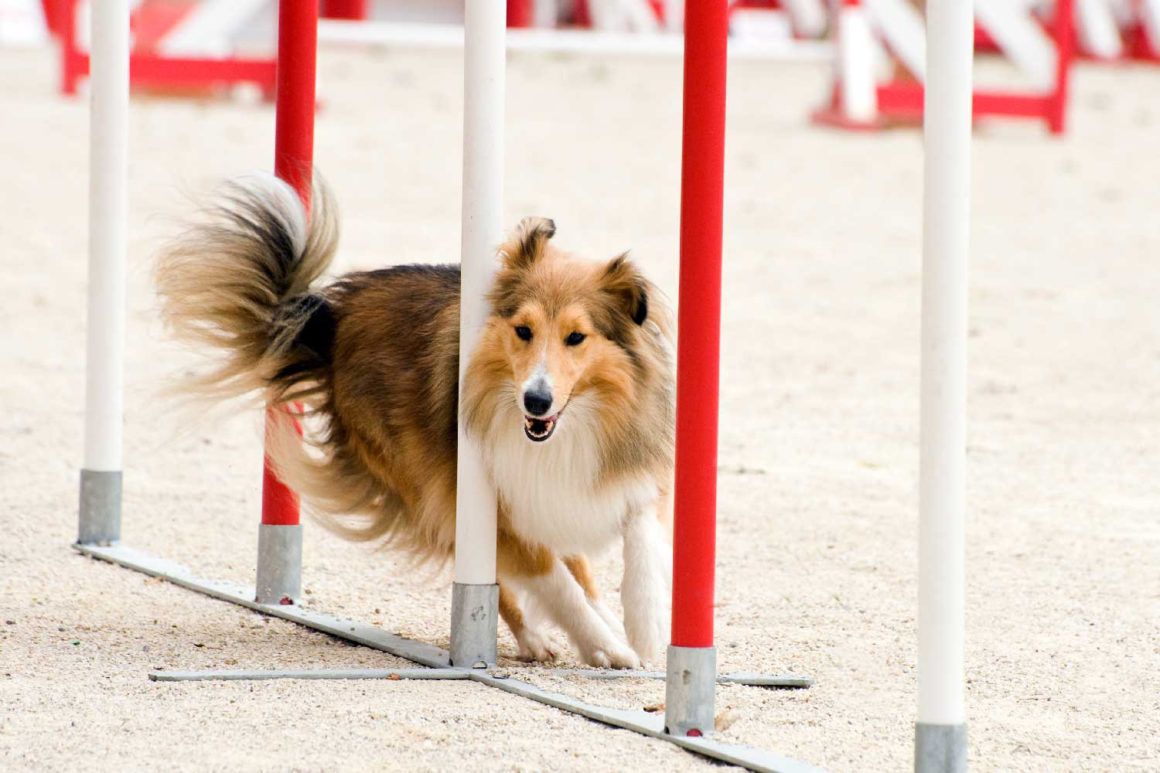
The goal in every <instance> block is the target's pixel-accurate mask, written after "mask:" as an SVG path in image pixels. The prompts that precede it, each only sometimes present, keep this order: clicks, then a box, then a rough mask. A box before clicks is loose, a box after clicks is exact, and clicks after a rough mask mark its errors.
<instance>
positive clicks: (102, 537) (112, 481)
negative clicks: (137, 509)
mask: <svg viewBox="0 0 1160 773" xmlns="http://www.w3.org/2000/svg"><path fill="white" fill-rule="evenodd" d="M120 539H121V471H120V470H117V471H105V470H81V500H80V528H79V530H78V534H77V542H78V543H79V544H81V545H112V544H114V543H115V542H118V541H120Z"/></svg>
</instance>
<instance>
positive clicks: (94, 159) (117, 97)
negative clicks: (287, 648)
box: [77, 0, 129, 545]
mask: <svg viewBox="0 0 1160 773" xmlns="http://www.w3.org/2000/svg"><path fill="white" fill-rule="evenodd" d="M91 19H92V27H91V33H90V35H91V40H92V44H91V53H90V67H91V75H90V86H91V93H92V97H91V106H90V110H91V119H90V124H89V277H88V279H89V288H88V323H87V324H88V327H87V338H86V365H85V373H86V379H85V440H84V443H85V452H84V462H83V465H82V467H81V483H80V519H79V520H80V524H79V529H78V537H77V542H79V543H81V544H86V545H92V544H109V543H112V542H116V541H117V540H119V539H120V537H121V444H122V439H121V425H122V413H123V405H124V399H123V396H122V392H123V387H124V383H123V382H124V375H123V368H124V358H125V251H126V236H125V234H126V221H127V217H128V208H129V207H128V153H129V149H128V140H127V137H128V122H129V2H128V0H103V1H102V2H99V3H93V4H92V11H91Z"/></svg>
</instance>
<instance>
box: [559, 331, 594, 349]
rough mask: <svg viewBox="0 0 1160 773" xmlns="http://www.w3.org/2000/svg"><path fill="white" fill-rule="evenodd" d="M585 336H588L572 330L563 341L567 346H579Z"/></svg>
mask: <svg viewBox="0 0 1160 773" xmlns="http://www.w3.org/2000/svg"><path fill="white" fill-rule="evenodd" d="M587 337H588V336H586V335H584V334H583V333H578V332H572V333H569V334H568V337H567V338H565V339H564V343H566V344H567V345H568V346H579V345H580V344H581V343H582V342H583V341H584V339H585V338H587Z"/></svg>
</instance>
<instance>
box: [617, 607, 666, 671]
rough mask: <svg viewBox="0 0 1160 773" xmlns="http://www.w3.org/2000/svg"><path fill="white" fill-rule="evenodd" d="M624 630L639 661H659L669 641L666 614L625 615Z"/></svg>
mask: <svg viewBox="0 0 1160 773" xmlns="http://www.w3.org/2000/svg"><path fill="white" fill-rule="evenodd" d="M624 630H625V632H626V633H627V634H628V643H629V644H630V645H631V646H632V648H633V649H634V650H636V654H637V655H639V656H640V659H641V662H643V663H652V662H657V661H659V660H660V659H661V658H662V656H663V654H664V650H665V645H667V644H668V643H669V618H668V615H667V614H650V615H632V614H628V615H625V619H624Z"/></svg>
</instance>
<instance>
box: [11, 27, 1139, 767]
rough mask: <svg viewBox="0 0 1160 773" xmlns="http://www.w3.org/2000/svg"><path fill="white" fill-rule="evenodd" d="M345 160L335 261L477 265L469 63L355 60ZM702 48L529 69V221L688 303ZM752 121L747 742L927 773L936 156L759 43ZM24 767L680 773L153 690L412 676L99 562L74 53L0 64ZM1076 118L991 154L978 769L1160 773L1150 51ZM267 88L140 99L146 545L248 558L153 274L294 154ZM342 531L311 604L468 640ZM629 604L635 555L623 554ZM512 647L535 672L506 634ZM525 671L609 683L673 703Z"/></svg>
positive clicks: (415, 720)
mask: <svg viewBox="0 0 1160 773" xmlns="http://www.w3.org/2000/svg"><path fill="white" fill-rule="evenodd" d="M321 66H322V70H321V94H322V95H323V96H324V100H325V109H324V110H323V112H321V113H320V115H319V121H318V132H317V143H318V151H317V162H318V164H319V165H320V167H321V168H322V169H323V171H324V172H325V173H326V174H327V175H328V176H329V178H330V181H331V183H332V184H333V187H334V188H335V190H336V192H337V194H338V196H339V198H340V201H341V204H342V206H343V208H344V211H345V235H344V241H343V248H342V258H341V260H342V263H343V267H344V268H346V267H355V266H357V267H369V266H378V265H384V264H387V263H394V262H407V261H430V260H435V261H440V260H442V261H446V260H454V259H455V257H456V255H457V249H458V240H459V226H458V218H459V169H460V139H459V136H460V125H461V114H460V89H461V73H460V67H461V61H460V58H459V56H458V54H456V53H449V52H442V53H403V52H393V53H383V52H378V53H375V52H356V51H334V50H326V51H324V53H323V57H322V62H321ZM679 76H680V72H679V64H678V63H677V62H676V61H636V62H633V61H623V62H620V61H617V62H608V63H599V62H596V61H593V60H588V59H571V58H555V57H541V56H517V57H515V58H513V60H512V63H511V74H510V83H509V101H508V121H509V134H508V145H507V147H508V155H507V170H508V181H507V197H506V211H507V214H508V219H509V220H510V221H511V222H513V223H514V222H515V221H516V220H517V219H518V218H519V217H520V216H522V215H524V214H529V213H536V214H544V215H549V216H552V217H554V218H555V219H556V220H557V222H558V224H559V227H560V234H559V236H558V240H559V241H560V242H561V244H564V245H570V246H572V247H574V248H576V249H578V250H582V251H585V252H588V253H590V254H593V255H599V256H605V255H608V256H610V255H612V254H613V253H614V252H615V251H619V250H622V249H624V248H627V247H631V248H633V250H634V254H635V255H636V257H637V258H638V259H639V260H640V261H641V262H642V263H643V264H644V266H645V267H646V269H647V270H648V271H649V272H650V273H651V274H652V275H653V276H654V277H655V278H656V280H657V281H658V282H659V283H660V284H661V286H662V287H663V288H665V289H666V291H668V292H669V294H670V295H672V296H674V297H675V275H676V226H677V211H678V208H677V200H678V182H679V168H678V157H679V136H678V127H679ZM731 78H732V80H731V85H730V100H731V101H730V108H729V122H730V124H729V138H728V180H727V182H728V199H727V237H726V252H727V264H726V280H725V281H726V292H727V300H726V311H725V324H724V329H725V336H726V339H725V346H724V363H723V375H722V388H723V398H724V399H723V415H722V422H721V430H722V436H721V441H722V443H721V493H720V561H719V567H720V577H719V588H718V594H717V595H718V599H719V605H718V617H717V619H718V626H719V628H718V631H719V645H720V664H721V668H722V669H723V670H756V671H773V672H779V671H790V670H792V671H796V672H803V673H808V674H811V675H813V676H814V677H815V679H816V680H817V683H816V686H815V687H814V688H813V689H811V690H809V691H805V692H793V693H786V692H767V691H763V690H760V689H752V688H741V687H734V688H722V689H721V690H720V692H719V697H718V701H719V705H720V707H721V709H722V711H724V712H725V713H726V714H727V716H728V720H729V723H730V724H729V727H728V728H727V730H725V732H724V733H723V736H724V737H725V738H726V739H729V740H734V741H740V742H745V743H749V744H753V745H759V746H763V747H767V748H772V749H775V750H777V751H779V752H780V753H782V754H785V755H788V756H792V757H796V758H799V759H803V760H807V761H809V762H812V763H815V764H818V765H822V766H826V767H828V768H831V769H834V770H902V769H905V768H907V767H908V766H909V764H910V748H911V737H912V722H913V720H914V695H915V684H914V659H915V621H914V613H915V593H916V589H915V566H916V557H915V532H916V496H915V489H916V477H917V462H918V454H917V448H916V438H917V407H918V387H917V384H918V379H917V366H918V357H917V355H918V341H917V330H918V312H919V307H918V296H919V278H920V277H919V265H920V255H919V244H920V215H919V213H920V185H921V146H920V137H919V134H918V133H917V132H913V131H897V132H892V133H887V134H868V135H854V134H842V133H834V132H829V131H822V130H818V129H815V128H811V127H810V126H809V125H808V123H807V122H806V121H805V120H804V119H805V115H806V114H807V112H808V110H809V108H810V107H811V106H812V105H813V104H814V103H815V102H817V101H818V99H819V97H820V95H821V94H822V93H823V92H824V90H825V86H824V81H825V72H824V70H823V69H822V68H819V67H816V66H790V65H774V64H740V65H738V66H736V67H735V68H734V69H733V71H732V76H731ZM0 116H3V117H2V118H0V148H2V151H0V152H2V153H3V156H2V162H0V170H2V173H3V174H2V178H0V179H2V183H0V211H2V212H3V213H4V215H3V217H0V244H3V266H4V270H3V272H0V297H2V298H3V299H4V302H3V303H2V304H0V329H2V330H3V331H4V332H3V336H2V339H0V340H2V343H0V354H2V358H0V362H2V363H3V378H2V379H0V405H3V409H4V410H3V413H2V414H0V438H2V440H0V486H2V491H3V494H2V497H0V534H2V535H3V536H2V537H0V707H2V708H0V767H2V768H4V769H7V770H21V769H110V770H112V769H117V770H131V769H149V768H154V769H156V768H165V769H209V770H213V769H217V770H225V769H231V770H236V769H246V770H250V769H253V770H284V769H303V770H322V769H332V770H338V769H345V770H359V769H396V768H413V769H422V770H446V769H451V768H459V769H470V770H486V769H503V770H508V769H519V770H532V769H554V770H579V769H585V770H657V769H663V770H686V769H688V770H691V769H703V768H705V767H706V766H707V764H708V763H705V762H703V761H701V760H699V759H698V758H696V757H694V756H691V755H689V754H686V753H684V752H681V751H679V750H676V749H674V748H671V747H669V746H668V745H666V744H663V743H660V742H656V741H650V740H646V739H643V738H640V737H638V736H635V735H633V734H631V733H628V732H624V731H616V730H609V729H606V728H604V727H601V726H599V725H596V724H593V723H590V722H587V721H585V720H582V719H578V718H575V717H572V716H569V715H565V714H562V713H560V712H558V711H555V710H553V709H548V708H544V707H540V706H537V705H532V704H529V703H526V702H523V701H522V700H521V699H518V698H515V697H510V696H507V695H503V694H500V693H498V692H496V691H494V690H489V689H487V688H485V687H481V686H477V685H468V684H460V683H443V684H434V683H406V682H350V683H325V684H324V683H294V682H284V683H260V684H196V685H163V684H154V683H150V682H148V681H146V678H145V676H146V673H147V672H148V671H149V670H150V669H151V668H155V667H171V668H178V667H181V668H204V667H229V666H238V667H241V666H257V667H272V666H276V665H283V666H323V665H327V666H339V665H349V666H354V665H368V666H369V665H380V666H386V665H395V664H398V661H396V660H395V659H393V658H391V657H388V656H385V655H383V654H381V653H377V652H373V651H370V650H366V649H363V648H359V647H353V646H349V645H346V644H343V643H340V642H337V641H334V640H332V639H330V638H328V637H326V636H323V635H318V634H314V633H310V632H307V631H304V630H302V629H299V628H297V627H295V626H293V625H291V624H287V623H281V622H271V621H268V620H265V619H263V618H261V617H259V616H256V615H254V614H251V613H249V612H246V611H244V610H239V609H237V608H234V607H232V606H229V605H226V604H223V603H218V602H214V601H210V600H207V599H203V598H201V597H199V596H197V595H195V594H192V593H189V592H187V591H182V590H179V589H177V588H174V587H172V586H169V585H167V584H165V583H163V582H159V581H154V580H150V579H146V578H144V577H142V576H140V575H137V574H134V573H131V572H128V571H125V570H122V569H119V568H115V567H111V566H107V565H103V564H100V563H96V562H93V561H90V560H88V559H85V558H82V557H80V556H78V555H77V554H75V553H74V552H73V551H72V550H71V549H70V548H69V542H70V540H71V539H72V538H73V537H74V534H75V531H74V529H75V498H76V480H77V468H78V466H79V461H80V459H79V457H80V448H81V420H82V416H81V405H82V399H81V394H82V385H83V370H82V368H83V325H84V310H83V298H84V287H85V257H84V256H85V243H86V205H85V196H86V174H85V168H86V166H85V165H86V155H87V140H86V129H87V116H86V109H85V105H84V103H83V102H81V101H73V102H69V101H63V100H61V99H59V98H57V97H56V96H55V95H54V92H53V71H52V66H51V61H50V58H49V56H48V54H47V53H41V52H31V53H29V52H22V53H16V52H11V51H4V52H0ZM1071 117H1072V119H1073V126H1072V131H1071V132H1070V133H1069V134H1068V136H1067V137H1066V138H1064V139H1061V140H1060V139H1049V138H1048V137H1046V136H1045V135H1044V133H1043V131H1042V130H1041V129H1040V128H1039V127H1038V126H1031V125H1026V124H1011V123H1008V124H987V125H985V126H983V127H981V128H980V130H979V131H978V133H977V135H976V136H977V142H976V143H975V161H974V170H975V181H974V213H975V218H974V230H973V239H974V242H973V252H972V254H973V266H972V269H973V274H972V288H971V304H972V306H971V352H970V354H971V362H972V371H971V377H970V378H971V381H970V418H971V425H970V448H969V462H970V469H969V473H970V479H969V493H968V496H969V510H970V523H969V532H968V574H969V578H968V581H969V586H968V609H967V631H968V641H967V680H968V685H967V687H968V713H969V722H970V757H971V761H972V764H973V765H974V767H975V768H976V769H978V770H1061V769H1070V770H1085V771H1090V770H1117V771H1118V770H1133V769H1137V770H1145V769H1152V770H1155V769H1157V768H1158V767H1160V740H1158V738H1160V705H1158V702H1160V699H1158V697H1157V696H1160V654H1158V653H1160V636H1158V633H1157V623H1158V621H1160V477H1158V476H1157V470H1158V469H1160V303H1158V302H1157V298H1158V297H1160V272H1157V267H1156V260H1157V257H1158V256H1160V220H1158V219H1157V214H1156V213H1157V203H1158V201H1160V198H1158V197H1160V188H1158V187H1157V183H1156V180H1157V176H1158V174H1160V69H1144V68H1132V67H1125V68H1107V69H1104V68H1096V67H1088V66H1083V67H1080V68H1079V71H1078V72H1077V74H1076V79H1075V99H1074V106H1073V108H1072V111H1071ZM271 145H272V113H271V110H270V108H269V107H268V106H264V105H246V104H239V103H236V102H235V103H229V102H214V103H199V102H194V101H173V100H164V99H141V100H138V101H136V102H135V103H134V110H133V116H132V148H133V151H132V169H131V174H132V211H133V215H132V222H131V224H130V236H131V253H132V254H131V260H132V263H131V265H132V272H131V273H132V278H131V282H132V284H131V292H130V305H131V316H130V328H131V329H130V331H129V353H128V363H127V382H128V390H129V391H128V398H127V417H126V454H125V456H126V469H125V481H126V502H125V505H126V510H125V527H124V531H125V537H126V541H127V542H128V543H130V544H132V545H134V546H137V547H140V548H145V549H149V550H152V551H155V552H158V553H161V554H164V555H166V556H168V557H171V558H173V559H176V560H179V561H181V562H184V563H186V564H188V565H191V566H193V567H195V568H196V569H198V570H199V571H201V572H203V573H205V574H207V575H210V576H216V577H221V578H228V579H233V580H237V581H241V582H249V581H251V580H252V568H253V559H254V555H255V542H256V529H255V521H256V513H257V508H258V501H257V500H258V488H257V482H258V471H259V463H260V450H259V433H258V430H257V427H258V422H257V419H256V417H255V416H254V415H252V414H241V415H239V414H227V415H226V417H225V418H213V419H211V418H208V417H202V418H201V419H197V420H192V421H190V420H188V419H181V418H179V417H178V416H177V415H176V414H175V412H174V411H173V406H172V403H171V402H170V401H169V400H167V399H166V398H163V397H161V396H159V388H160V386H161V385H162V384H163V382H164V380H165V379H166V378H168V377H172V376H174V375H180V374H181V373H183V372H185V371H186V370H187V369H188V368H189V367H190V366H191V363H192V358H191V357H190V355H189V353H186V352H181V351H178V350H175V349H174V348H172V347H171V346H168V345H166V344H165V343H163V341H162V338H161V335H160V331H159V330H158V326H157V323H156V320H155V314H154V311H153V298H152V295H151V292H150V289H149V284H148V257H149V254H150V252H151V250H152V249H153V248H154V246H155V245H156V243H157V240H158V239H159V238H161V237H163V236H164V235H165V234H167V233H171V232H172V230H173V224H172V220H171V218H172V217H173V216H175V215H180V214H181V213H182V212H183V211H184V210H185V208H186V207H187V204H186V201H185V199H184V195H185V193H187V192H195V193H196V192H201V191H204V190H205V189H207V188H208V187H210V186H211V185H212V184H213V183H215V182H216V181H218V180H219V179H220V178H222V177H225V176H228V175H232V174H237V173H241V172H245V171H248V170H251V169H254V168H268V167H269V165H270V163H271ZM402 566H403V564H402V562H401V561H399V560H398V559H397V558H396V557H393V556H391V555H390V554H385V553H383V552H381V551H378V552H376V551H374V550H372V549H370V548H368V547H366V546H356V545H350V544H346V543H343V542H341V541H339V540H337V539H336V538H334V537H332V536H330V535H328V534H326V533H325V532H323V531H321V530H320V529H318V528H310V529H309V530H308V532H307V539H306V557H305V577H306V587H307V591H306V593H307V594H308V596H307V598H308V599H309V600H310V603H311V604H312V605H315V606H317V607H319V608H323V609H326V610H328V611H332V612H336V613H342V614H348V615H351V616H354V617H357V618H359V619H365V620H372V621H375V622H377V623H379V624H381V625H382V626H384V627H385V628H387V629H389V630H393V631H398V632H401V633H403V634H405V635H408V636H413V637H416V638H419V639H422V640H425V641H430V642H433V643H435V644H439V645H442V646H445V645H446V642H447V635H446V623H447V620H448V617H449V609H448V607H449V593H448V592H447V587H446V584H445V578H441V577H415V576H413V575H411V574H409V573H407V572H405V571H404V570H403V568H402ZM601 569H602V571H601V582H602V585H603V586H604V587H605V588H607V589H608V590H609V592H610V593H611V594H612V597H613V598H614V599H615V593H613V591H614V590H615V588H616V585H617V579H616V578H617V569H618V567H617V559H616V556H615V555H609V556H608V557H606V559H605V560H604V561H603V562H602V564H601ZM501 649H502V651H503V653H504V654H506V655H511V654H513V653H514V645H513V643H512V641H511V640H510V638H509V637H507V636H506V634H505V636H504V639H503V641H502V642H501ZM522 673H523V675H524V676H525V677H526V678H528V679H531V680H532V681H535V682H537V683H539V684H543V685H547V686H552V687H556V688H559V689H563V690H567V691H570V692H572V693H574V694H577V695H582V696H584V697H586V698H589V699H591V700H593V701H595V702H600V703H605V704H608V705H618V706H631V707H641V706H643V705H646V704H649V703H655V702H657V701H659V700H661V697H662V687H661V685H659V684H651V683H648V684H640V683H628V684H615V685H614V684H609V683H606V682H583V683H581V682H571V681H569V680H565V679H562V678H560V677H554V676H552V673H551V671H550V670H535V669H526V670H525V671H524V672H522Z"/></svg>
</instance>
